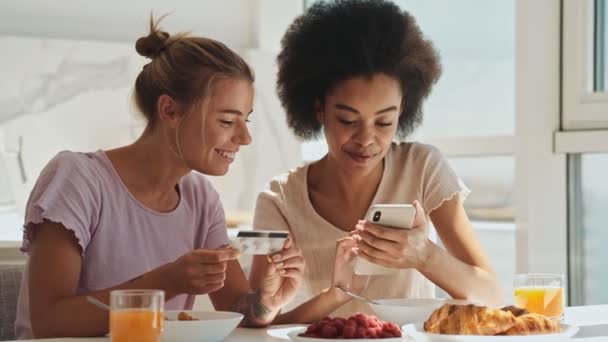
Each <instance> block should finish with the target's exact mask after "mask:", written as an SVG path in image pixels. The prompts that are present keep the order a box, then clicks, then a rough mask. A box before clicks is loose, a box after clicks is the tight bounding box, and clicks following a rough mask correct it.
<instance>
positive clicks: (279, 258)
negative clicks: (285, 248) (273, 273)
mask: <svg viewBox="0 0 608 342" xmlns="http://www.w3.org/2000/svg"><path fill="white" fill-rule="evenodd" d="M272 261H274V262H279V261H281V254H275V255H273V256H272Z"/></svg>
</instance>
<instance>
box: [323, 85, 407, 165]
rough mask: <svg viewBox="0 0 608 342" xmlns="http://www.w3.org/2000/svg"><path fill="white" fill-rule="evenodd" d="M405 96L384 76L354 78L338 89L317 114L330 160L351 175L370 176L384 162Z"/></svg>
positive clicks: (398, 86)
mask: <svg viewBox="0 0 608 342" xmlns="http://www.w3.org/2000/svg"><path fill="white" fill-rule="evenodd" d="M401 102H402V94H401V87H400V85H399V83H398V82H397V81H396V80H395V79H393V78H390V77H388V76H386V75H385V74H376V75H374V76H373V77H371V78H366V77H354V78H350V79H347V80H345V81H342V82H340V83H338V84H337V85H335V86H334V87H333V88H332V89H330V91H329V92H328V93H327V94H326V96H325V101H324V104H323V107H322V108H321V110H320V111H319V112H318V113H317V117H318V119H319V121H320V122H321V123H322V124H323V128H324V133H325V139H326V141H327V145H328V156H329V158H331V159H332V161H333V162H335V165H336V166H338V167H340V168H341V169H344V170H349V171H352V172H363V173H368V172H371V171H372V170H373V169H374V168H375V167H376V166H378V165H379V163H380V162H381V161H382V159H383V158H384V155H385V154H386V152H387V151H388V149H389V147H390V146H391V142H392V141H393V138H394V137H395V133H396V131H397V123H398V119H399V113H401Z"/></svg>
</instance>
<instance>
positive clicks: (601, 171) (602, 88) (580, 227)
mask: <svg viewBox="0 0 608 342" xmlns="http://www.w3.org/2000/svg"><path fill="white" fill-rule="evenodd" d="M563 4H564V16H563V17H564V36H563V39H564V50H563V52H564V60H563V69H564V75H563V82H562V83H563V94H564V95H563V104H564V106H563V113H562V131H560V132H557V133H556V134H555V151H556V152H557V153H563V154H564V155H567V156H568V170H569V172H568V176H567V182H568V207H569V209H568V213H569V220H568V256H569V258H568V262H569V270H570V274H569V281H570V291H569V295H570V304H576V305H583V304H606V303H608V296H606V294H605V293H604V291H603V290H604V289H605V288H606V286H608V277H606V275H605V274H604V273H605V272H604V273H602V272H598V270H599V269H601V267H602V265H600V264H601V261H602V260H606V257H607V256H608V254H607V253H606V249H605V247H604V246H605V245H606V242H608V235H606V229H605V225H604V222H605V220H606V217H605V203H606V200H607V199H608V187H607V186H606V182H605V174H606V171H608V130H606V129H607V128H608V92H607V91H608V88H607V87H608V83H607V82H608V73H607V68H606V67H607V65H606V63H607V62H608V61H607V58H608V50H607V49H608V40H607V37H608V35H607V33H608V32H607V30H608V21H607V20H608V4H607V2H606V0H581V1H573V2H570V1H565V2H564V3H563ZM602 204H604V205H602Z"/></svg>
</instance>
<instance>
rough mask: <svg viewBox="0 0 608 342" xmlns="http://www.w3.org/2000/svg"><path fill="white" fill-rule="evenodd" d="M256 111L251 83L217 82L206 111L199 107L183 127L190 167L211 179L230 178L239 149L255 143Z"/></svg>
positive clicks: (184, 149) (183, 147)
mask: <svg viewBox="0 0 608 342" xmlns="http://www.w3.org/2000/svg"><path fill="white" fill-rule="evenodd" d="M252 107H253V85H252V84H251V81H249V80H245V79H234V78H224V79H218V80H217V81H215V82H214V84H213V93H212V95H211V97H210V98H209V101H208V102H207V105H206V109H205V108H203V106H196V107H195V108H194V109H193V110H192V112H191V113H189V114H188V115H187V116H186V117H185V118H184V119H183V121H182V122H181V123H180V128H179V142H180V147H181V153H182V156H183V159H184V161H185V162H186V164H187V165H188V166H189V167H190V168H192V169H194V170H196V171H198V172H201V173H204V174H207V175H212V176H220V175H224V174H226V173H227V172H228V168H229V166H230V164H231V163H232V162H233V161H234V159H235V157H236V153H237V152H238V150H239V148H240V147H241V146H243V145H249V144H250V143H251V136H250V135H249V129H248V128H247V122H248V118H249V115H250V113H251V111H252Z"/></svg>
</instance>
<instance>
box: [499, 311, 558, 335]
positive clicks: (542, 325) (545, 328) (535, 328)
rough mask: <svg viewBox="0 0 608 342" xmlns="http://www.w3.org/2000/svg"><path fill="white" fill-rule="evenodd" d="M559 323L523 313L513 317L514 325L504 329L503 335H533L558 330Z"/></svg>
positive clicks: (541, 316)
mask: <svg viewBox="0 0 608 342" xmlns="http://www.w3.org/2000/svg"><path fill="white" fill-rule="evenodd" d="M559 330H560V327H559V324H558V323H557V322H555V321H553V320H552V319H550V318H548V317H546V316H543V315H539V314H534V313H529V314H525V315H522V316H519V317H517V318H516V319H515V325H513V326H512V327H511V328H510V329H508V330H507V331H505V332H504V333H503V334H504V335H535V334H551V333H557V332H559Z"/></svg>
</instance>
